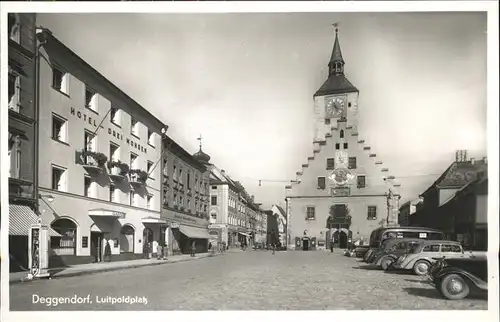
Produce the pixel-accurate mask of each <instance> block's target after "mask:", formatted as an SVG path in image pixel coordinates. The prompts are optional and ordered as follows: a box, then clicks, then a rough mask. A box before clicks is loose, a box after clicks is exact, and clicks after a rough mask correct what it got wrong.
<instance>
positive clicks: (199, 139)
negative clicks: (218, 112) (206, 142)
mask: <svg viewBox="0 0 500 322" xmlns="http://www.w3.org/2000/svg"><path fill="white" fill-rule="evenodd" d="M202 139H203V138H202V137H201V134H200V136H199V137H198V138H197V140H198V141H200V151H201V140H202Z"/></svg>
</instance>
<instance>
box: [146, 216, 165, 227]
mask: <svg viewBox="0 0 500 322" xmlns="http://www.w3.org/2000/svg"><path fill="white" fill-rule="evenodd" d="M142 223H143V224H158V225H166V224H167V221H166V220H163V219H160V218H156V217H144V218H142Z"/></svg>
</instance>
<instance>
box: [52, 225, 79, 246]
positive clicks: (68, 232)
mask: <svg viewBox="0 0 500 322" xmlns="http://www.w3.org/2000/svg"><path fill="white" fill-rule="evenodd" d="M50 226H51V228H52V229H54V230H55V231H56V232H58V233H59V234H60V235H61V236H60V237H51V238H50V248H51V249H52V251H53V252H54V253H55V254H56V255H76V240H77V239H76V238H77V236H76V224H75V223H74V222H73V221H71V220H69V219H66V218H62V219H56V220H55V221H54V222H53V223H52V224H51V225H50Z"/></svg>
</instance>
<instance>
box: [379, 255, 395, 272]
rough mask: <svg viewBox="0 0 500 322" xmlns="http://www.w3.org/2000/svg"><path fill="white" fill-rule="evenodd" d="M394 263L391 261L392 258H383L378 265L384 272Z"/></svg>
mask: <svg viewBox="0 0 500 322" xmlns="http://www.w3.org/2000/svg"><path fill="white" fill-rule="evenodd" d="M393 262H394V261H393V260H392V258H387V257H386V258H384V259H382V262H381V263H380V266H381V267H382V269H383V270H384V271H386V270H388V269H389V267H391V264H392V263H393Z"/></svg>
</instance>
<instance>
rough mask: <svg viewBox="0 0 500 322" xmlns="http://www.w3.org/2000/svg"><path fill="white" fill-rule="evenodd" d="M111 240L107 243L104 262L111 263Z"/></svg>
mask: <svg viewBox="0 0 500 322" xmlns="http://www.w3.org/2000/svg"><path fill="white" fill-rule="evenodd" d="M110 243H111V240H107V241H106V246H104V261H106V262H111V245H110Z"/></svg>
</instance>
